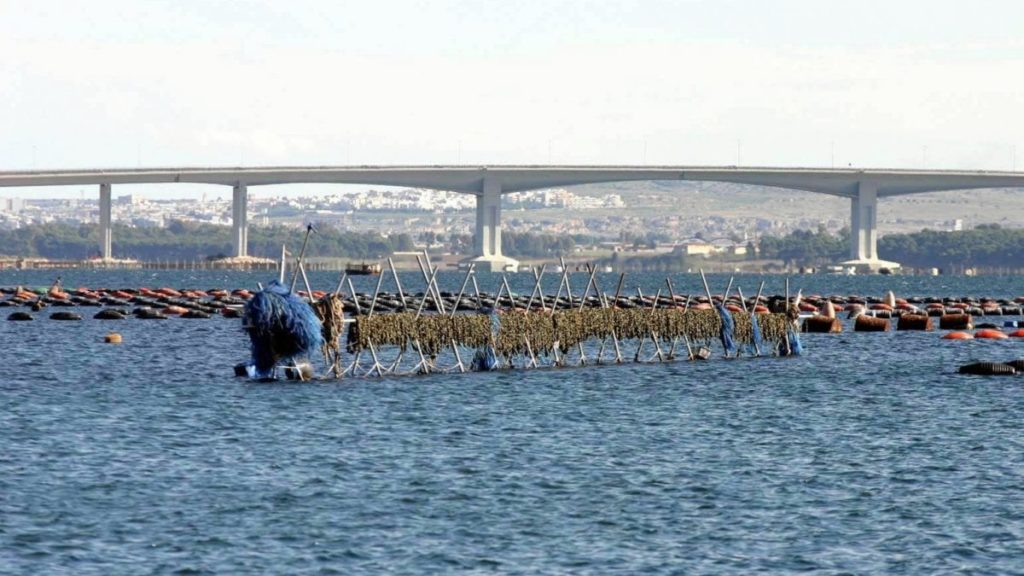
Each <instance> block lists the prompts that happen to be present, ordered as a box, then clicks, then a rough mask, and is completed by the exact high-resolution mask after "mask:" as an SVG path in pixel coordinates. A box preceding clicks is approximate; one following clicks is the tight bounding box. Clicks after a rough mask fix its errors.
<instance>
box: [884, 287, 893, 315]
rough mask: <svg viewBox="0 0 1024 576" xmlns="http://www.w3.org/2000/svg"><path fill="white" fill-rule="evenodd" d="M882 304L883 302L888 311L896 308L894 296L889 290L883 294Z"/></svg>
mask: <svg viewBox="0 0 1024 576" xmlns="http://www.w3.org/2000/svg"><path fill="white" fill-rule="evenodd" d="M883 302H885V305H886V306H888V307H889V309H890V310H892V309H893V308H895V307H896V294H894V293H893V291H892V290H889V291H888V292H886V293H885V299H884V300H883Z"/></svg>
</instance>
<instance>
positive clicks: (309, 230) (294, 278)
mask: <svg viewBox="0 0 1024 576" xmlns="http://www.w3.org/2000/svg"><path fill="white" fill-rule="evenodd" d="M312 232H313V225H312V224H307V225H306V237H305V238H303V239H302V250H300V251H299V258H298V260H297V261H296V263H295V272H293V273H292V287H291V291H292V292H295V284H296V283H297V282H298V281H299V266H302V259H303V257H305V256H306V245H307V244H308V243H309V235H310V234H311V233H312Z"/></svg>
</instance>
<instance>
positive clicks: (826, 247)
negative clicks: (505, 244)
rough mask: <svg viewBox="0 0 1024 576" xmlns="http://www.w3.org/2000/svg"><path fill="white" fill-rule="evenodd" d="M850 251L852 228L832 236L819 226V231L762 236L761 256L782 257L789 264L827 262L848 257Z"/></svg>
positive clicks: (832, 262)
mask: <svg viewBox="0 0 1024 576" xmlns="http://www.w3.org/2000/svg"><path fill="white" fill-rule="evenodd" d="M849 254H850V232H849V230H847V229H845V228H844V229H842V230H840V231H839V234H838V236H833V235H831V234H829V233H828V231H826V230H825V228H824V227H819V228H818V230H817V231H816V232H811V231H810V230H796V231H794V232H791V233H790V234H788V235H786V236H765V237H763V238H761V258H767V259H775V260H782V261H783V262H785V263H787V264H795V265H799V266H803V265H814V266H818V265H827V264H834V263H835V262H838V261H841V260H846V259H847V257H848V256H849Z"/></svg>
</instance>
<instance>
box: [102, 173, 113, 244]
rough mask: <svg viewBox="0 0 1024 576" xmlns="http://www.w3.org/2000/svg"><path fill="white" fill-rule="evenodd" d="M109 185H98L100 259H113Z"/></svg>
mask: <svg viewBox="0 0 1024 576" xmlns="http://www.w3.org/2000/svg"><path fill="white" fill-rule="evenodd" d="M110 209H111V200H110V184H100V257H101V258H102V259H103V260H110V259H112V258H113V250H112V248H113V238H114V229H113V224H112V222H111V219H110Z"/></svg>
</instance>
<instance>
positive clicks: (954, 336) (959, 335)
mask: <svg viewBox="0 0 1024 576" xmlns="http://www.w3.org/2000/svg"><path fill="white" fill-rule="evenodd" d="M942 339H943V340H974V335H973V334H971V333H970V332H950V333H949V334H943V335H942Z"/></svg>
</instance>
